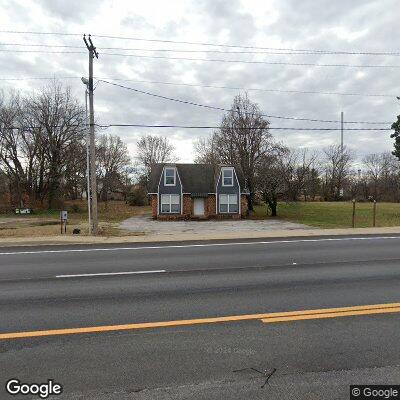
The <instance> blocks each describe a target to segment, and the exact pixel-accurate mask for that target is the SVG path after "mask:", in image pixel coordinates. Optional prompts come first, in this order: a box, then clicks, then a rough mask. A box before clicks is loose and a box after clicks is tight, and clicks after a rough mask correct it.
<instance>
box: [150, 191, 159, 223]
mask: <svg viewBox="0 0 400 400" xmlns="http://www.w3.org/2000/svg"><path fill="white" fill-rule="evenodd" d="M150 205H151V215H152V217H153V219H156V218H157V206H158V204H157V195H156V194H152V195H151V198H150Z"/></svg>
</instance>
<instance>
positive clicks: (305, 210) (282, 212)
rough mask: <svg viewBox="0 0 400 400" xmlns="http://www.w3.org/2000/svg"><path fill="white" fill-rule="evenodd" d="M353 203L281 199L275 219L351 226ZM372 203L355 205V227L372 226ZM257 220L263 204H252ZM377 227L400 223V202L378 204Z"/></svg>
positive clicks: (311, 224) (328, 225) (308, 223)
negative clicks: (283, 200) (286, 200)
mask: <svg viewBox="0 0 400 400" xmlns="http://www.w3.org/2000/svg"><path fill="white" fill-rule="evenodd" d="M352 207H353V205H352V202H351V201H349V202H345V201H343V202H296V203H285V202H281V203H279V205H278V218H280V219H285V220H287V221H292V222H297V223H301V224H306V225H310V226H315V227H318V228H351V224H352ZM372 210H373V203H357V204H356V227H357V228H365V227H371V226H372V218H373V212H372ZM254 218H256V219H259V218H260V219H264V218H270V217H267V216H266V207H265V205H260V206H256V207H255V215H254ZM376 226H400V203H377V205H376Z"/></svg>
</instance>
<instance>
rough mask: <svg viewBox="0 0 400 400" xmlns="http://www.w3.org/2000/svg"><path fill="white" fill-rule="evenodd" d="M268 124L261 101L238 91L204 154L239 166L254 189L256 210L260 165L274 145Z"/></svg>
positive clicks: (251, 203) (247, 187)
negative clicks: (252, 99)
mask: <svg viewBox="0 0 400 400" xmlns="http://www.w3.org/2000/svg"><path fill="white" fill-rule="evenodd" d="M268 127H269V122H268V121H267V120H266V119H264V118H263V116H262V113H261V111H260V109H259V107H258V105H257V104H256V103H253V102H251V101H250V99H249V98H248V96H247V94H245V95H237V96H236V97H235V98H234V100H233V104H232V107H231V110H230V111H229V112H228V113H227V114H226V115H224V117H223V119H222V122H221V125H220V128H219V130H218V131H216V132H214V135H213V137H212V138H211V139H210V140H209V142H208V143H207V142H206V143H205V146H203V148H204V149H206V150H208V151H206V152H205V153H203V154H200V156H201V157H202V158H203V160H207V159H209V160H211V161H212V162H214V160H216V159H217V160H218V161H219V162H220V163H225V164H231V165H235V166H236V167H237V168H238V172H239V173H240V174H241V176H242V177H243V180H244V182H245V186H246V189H248V190H249V192H250V196H249V210H250V211H252V210H253V201H254V195H255V190H256V174H257V168H258V166H259V163H260V162H261V159H262V157H263V156H265V155H267V154H268V151H269V150H270V148H271V145H272V137H271V134H270V133H269V130H268Z"/></svg>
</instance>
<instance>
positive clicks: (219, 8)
mask: <svg viewBox="0 0 400 400" xmlns="http://www.w3.org/2000/svg"><path fill="white" fill-rule="evenodd" d="M162 3H163V2H160V3H158V2H155V3H154V2H153V3H152V4H150V5H149V11H148V12H144V11H143V10H142V11H140V12H139V10H136V9H132V7H131V8H129V4H130V3H129V2H126V3H125V6H126V12H125V8H123V11H124V12H123V13H121V15H120V16H119V18H116V17H115V16H114V14H112V13H115V4H113V3H112V2H110V1H106V0H105V1H104V2H103V3H102V5H101V7H99V6H98V3H97V2H96V6H95V5H94V2H93V3H90V2H89V3H88V2H85V3H84V4H83V3H82V4H80V3H78V2H74V1H73V2H63V1H60V2H55V1H49V0H42V1H41V2H40V3H39V4H40V7H39V8H40V10H41V12H42V14H43V15H47V16H49V19H48V20H44V21H41V22H42V23H41V24H40V25H39V22H38V18H37V16H36V15H31V11H30V8H29V6H28V5H27V6H26V7H24V6H22V5H21V4H20V3H18V4H17V7H16V8H14V9H11V8H10V7H8V6H7V7H3V6H0V8H1V10H0V11H1V13H2V14H4V15H7V18H8V20H9V21H10V26H11V25H13V26H14V25H15V26H17V27H18V28H17V29H19V30H43V31H45V30H48V29H50V30H53V31H74V32H81V31H82V32H83V31H87V32H89V31H91V32H93V33H98V34H104V33H110V34H111V35H118V34H119V35H122V36H139V37H147V38H155V37H157V38H160V39H173V40H183V41H186V40H187V41H203V42H220V41H226V42H229V43H234V44H243V45H256V46H262V47H274V46H276V45H277V44H276V43H278V45H279V46H281V47H294V48H315V49H333V50H336V49H343V50H357V49H359V50H378V51H379V50H385V49H388V50H391V49H395V48H396V44H395V42H394V41H393V37H394V35H393V33H394V32H395V29H394V28H395V24H396V22H397V21H396V15H395V13H394V12H393V10H394V9H395V6H396V2H395V0H388V1H387V2H385V5H383V4H382V2H381V1H377V0H370V1H368V0H362V1H361V0H359V1H358V0H357V1H346V2H344V1H343V2H335V1H318V2H315V1H311V0H305V1H301V2H298V1H294V0H279V1H275V2H274V3H273V4H274V8H275V10H276V11H277V18H276V21H275V22H271V19H270V15H269V14H268V13H267V14H265V15H264V14H260V13H262V10H259V9H258V8H257V7H256V6H254V8H253V9H251V10H249V9H248V8H244V7H243V4H244V3H241V2H240V1H239V0H235V1H232V2H226V1H215V0H214V1H211V0H209V1H202V2H197V1H194V0H193V1H192V2H185V6H184V7H183V8H182V7H178V6H176V12H175V10H173V11H174V12H173V13H172V14H168V15H163V11H162V10H159V9H158V8H159V7H158V6H161V5H162ZM121 4H122V3H121ZM171 4H172V5H171V7H172V8H173V5H174V4H175V3H174V2H172V3H171ZM121 7H122V6H121ZM89 8H91V10H92V11H91V12H92V13H93V15H92V22H90V23H88V24H84V21H85V20H84V18H83V17H84V16H85V14H86V13H87V12H88V9H89ZM164 12H165V10H164ZM96 13H98V14H96ZM108 14H110V17H108ZM166 14H167V13H166ZM257 17H258V18H257ZM55 21H58V22H57V24H58V25H57V24H56V23H55ZM60 21H61V22H60ZM260 21H261V22H260ZM264 21H265V23H264ZM260 24H261V25H260ZM56 26H57V29H56ZM22 39H24V40H25V41H26V42H29V43H50V44H68V45H79V46H82V54H73V55H71V54H33V55H32V56H29V55H28V54H18V53H16V54H14V53H0V68H1V71H2V75H3V76H4V77H7V76H9V77H20V76H36V77H39V76H65V75H71V76H76V77H77V79H70V80H66V81H65V83H66V84H70V85H71V86H72V88H73V90H74V93H75V94H76V95H77V96H81V97H82V100H83V86H82V84H81V82H80V80H79V77H80V76H82V75H86V74H87V54H86V52H85V48H84V47H83V42H82V39H81V38H80V37H56V38H52V37H35V36H29V35H27V36H25V37H20V36H12V35H5V34H2V35H1V41H2V42H11V43H13V42H16V41H22ZM94 40H95V44H96V46H97V47H98V50H99V52H100V58H99V60H96V61H95V74H96V75H97V76H101V77H108V78H121V79H134V80H150V81H165V82H178V83H180V82H186V83H195V84H200V85H216V86H234V87H248V88H266V89H268V88H270V89H284V90H315V91H342V92H360V93H393V94H395V91H396V87H395V85H394V82H397V81H398V79H397V77H398V73H399V71H398V70H396V69H383V68H382V69H381V68H374V69H372V68H370V69H368V68H323V67H301V66H273V65H266V64H229V63H217V62H196V61H183V60H161V59H145V58H135V57H115V56H107V55H105V54H102V53H104V52H107V51H106V50H102V49H103V48H104V47H141V48H179V49H196V50H198V49H203V47H198V46H190V45H181V44H162V43H147V42H136V41H128V40H126V41H123V40H113V39H106V38H95V39H94ZM145 54H151V53H149V52H146V53H145ZM162 55H164V56H165V55H167V54H165V53H163V54H162ZM174 55H175V56H179V57H182V56H185V55H184V53H183V54H182V53H173V54H171V56H174ZM186 56H188V57H197V58H206V57H210V58H226V59H243V60H251V59H258V60H265V61H292V62H300V63H301V62H312V63H343V64H386V65H389V64H392V65H393V64H397V65H400V64H399V61H398V57H371V56H362V55H359V56H345V55H342V56H338V55H321V54H319V55H307V56H306V55H291V56H289V55H286V56H285V55H271V54H265V55H261V56H256V55H250V54H247V55H246V54H235V55H228V54H217V55H215V54H203V53H199V54H194V55H193V54H190V53H189V54H187V55H186ZM120 83H121V84H125V85H127V86H130V87H136V88H138V89H142V90H147V91H151V92H154V93H158V94H162V95H166V96H170V97H176V98H181V99H183V100H189V101H194V102H199V103H204V104H210V105H216V106H221V107H225V108H228V107H229V106H230V104H231V102H232V99H233V97H234V95H235V94H237V93H238V91H236V90H229V89H212V88H207V89H206V88H197V87H187V86H186V87H185V86H171V85H161V84H148V83H134V82H120ZM1 84H2V88H3V89H8V88H11V87H17V88H21V89H22V90H26V91H28V92H29V91H31V90H37V89H39V88H40V87H42V86H43V85H45V82H43V81H21V82H15V81H9V82H7V81H2V83H1ZM249 96H250V98H251V99H253V100H254V101H256V102H257V103H258V104H259V105H260V108H261V109H262V111H263V112H264V113H265V114H271V115H287V116H297V117H310V118H317V119H339V115H340V111H344V113H345V119H347V120H361V121H363V120H372V121H373V120H378V121H392V120H394V118H395V116H396V114H397V113H398V106H399V104H398V102H396V101H395V98H394V97H393V99H391V98H378V97H353V96H331V95H316V94H287V93H274V92H263V91H249ZM95 104H96V117H97V119H98V120H99V122H102V123H144V124H178V125H179V124H180V125H215V124H218V123H219V121H220V120H221V117H222V114H221V113H220V112H218V111H212V110H207V109H203V108H197V107H194V106H188V105H183V104H179V103H174V102H166V101H164V100H161V99H156V98H153V97H149V96H145V95H143V94H138V93H134V92H131V91H128V90H123V89H120V88H115V87H111V86H109V85H106V84H104V83H100V84H99V85H98V87H97V89H96V92H95ZM271 125H272V126H290V127H318V126H324V127H325V126H328V127H329V126H333V127H338V126H339V125H338V124H327V125H325V124H324V125H322V124H321V123H319V124H315V123H307V122H299V121H284V120H274V119H271ZM110 131H111V132H113V133H116V134H119V135H121V136H122V137H123V138H124V140H125V141H126V142H128V143H130V144H133V143H134V142H135V140H136V138H137V137H138V136H139V135H140V134H142V133H146V132H152V133H159V134H163V135H168V136H170V137H172V138H173V139H175V140H176V142H177V143H178V144H182V143H185V146H186V147H184V148H181V150H180V154H179V155H180V157H181V159H182V160H186V161H188V160H190V151H191V145H190V141H191V140H193V139H195V138H198V137H200V136H205V135H208V134H210V133H211V132H208V131H203V130H197V131H196V130H187V131H183V130H171V129H169V130H159V131H157V130H150V129H146V130H145V129H139V128H121V129H117V128H113V129H110ZM274 135H275V136H276V138H277V139H279V140H282V141H284V142H286V143H287V144H289V145H291V146H294V147H299V146H304V147H313V148H316V149H320V148H321V147H323V146H326V145H327V144H329V143H333V142H337V141H338V139H339V132H332V133H331V132H321V133H319V132H296V131H291V132H279V133H278V132H274ZM389 135H390V132H383V133H382V132H369V131H361V132H351V131H348V132H345V140H346V143H347V144H348V145H349V146H350V147H351V148H352V149H354V150H355V151H356V152H357V154H358V155H359V157H362V156H363V155H365V154H367V153H370V152H376V151H387V150H390V148H391V146H392V143H391V139H390V138H389ZM182 146H183V144H182Z"/></svg>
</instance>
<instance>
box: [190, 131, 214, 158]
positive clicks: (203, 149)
mask: <svg viewBox="0 0 400 400" xmlns="http://www.w3.org/2000/svg"><path fill="white" fill-rule="evenodd" d="M194 151H195V154H196V157H195V159H194V162H195V163H196V164H210V165H218V164H219V162H220V156H219V152H218V137H217V135H216V134H215V133H213V134H212V135H211V136H210V137H207V138H200V139H198V140H196V141H195V143H194Z"/></svg>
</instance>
